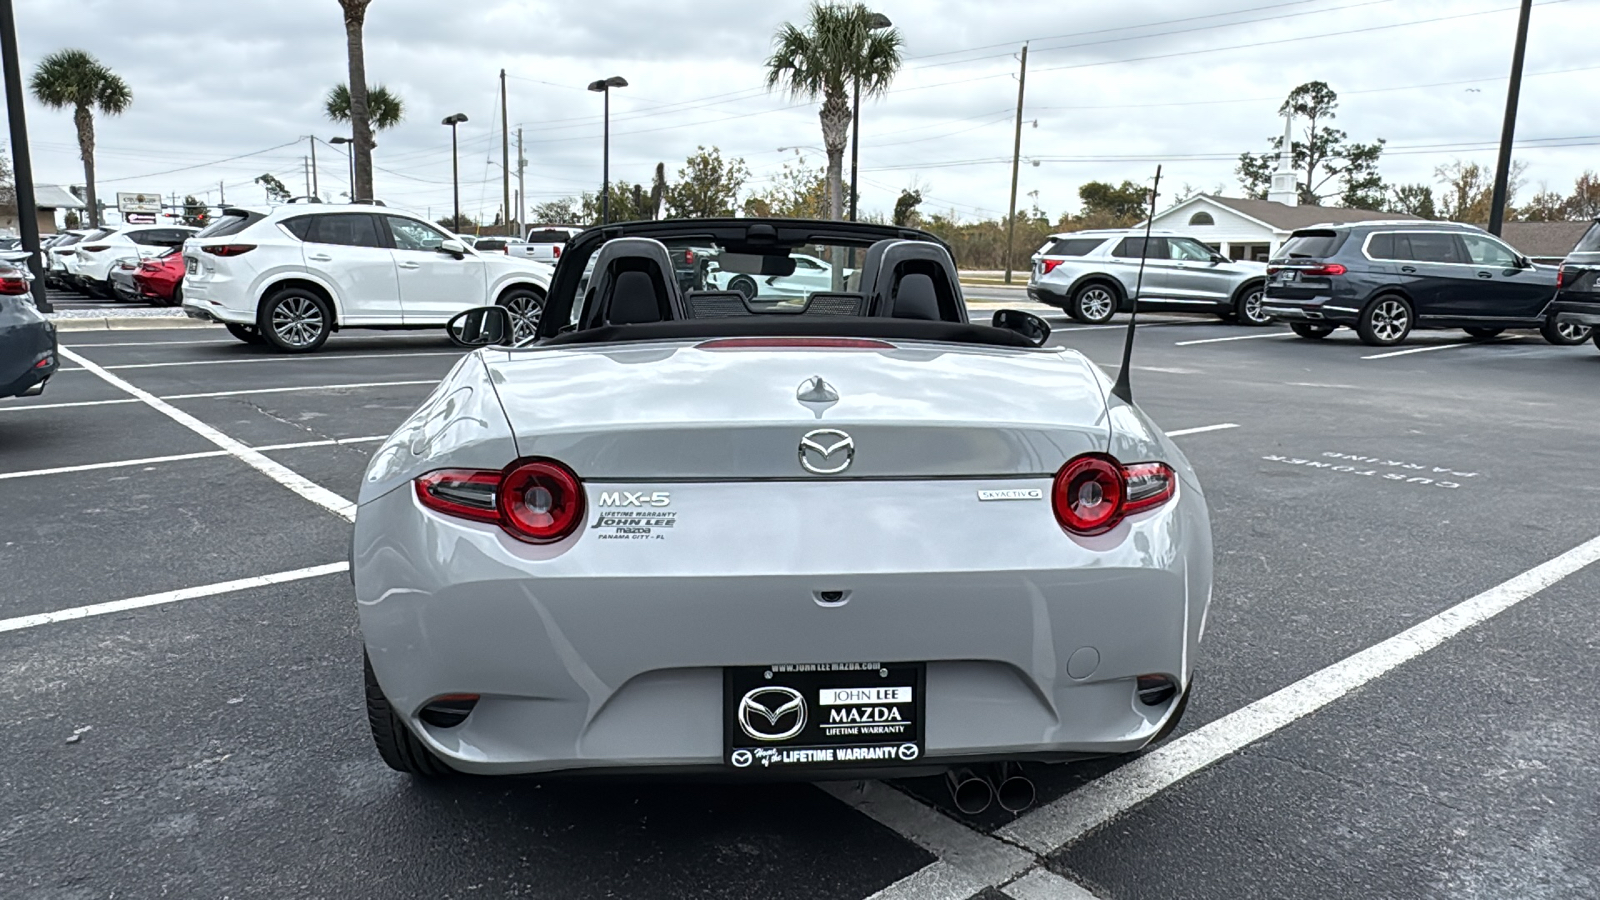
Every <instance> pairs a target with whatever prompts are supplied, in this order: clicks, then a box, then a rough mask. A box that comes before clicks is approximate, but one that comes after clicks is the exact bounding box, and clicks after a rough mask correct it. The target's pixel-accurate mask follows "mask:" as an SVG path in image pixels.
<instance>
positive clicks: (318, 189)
mask: <svg viewBox="0 0 1600 900" xmlns="http://www.w3.org/2000/svg"><path fill="white" fill-rule="evenodd" d="M306 140H307V141H309V142H310V143H311V196H313V197H315V198H316V199H318V200H321V199H322V186H321V185H319V184H317V136H316V135H314V134H308V135H306Z"/></svg>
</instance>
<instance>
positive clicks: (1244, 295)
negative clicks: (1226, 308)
mask: <svg viewBox="0 0 1600 900" xmlns="http://www.w3.org/2000/svg"><path fill="white" fill-rule="evenodd" d="M1266 291H1267V289H1266V285H1264V284H1262V283H1260V282H1257V283H1255V284H1247V285H1245V286H1244V287H1242V288H1240V289H1239V293H1238V294H1236V295H1235V296H1234V298H1233V312H1234V317H1235V320H1236V321H1237V322H1238V323H1239V324H1240V325H1252V326H1256V327H1259V326H1262V325H1268V324H1271V322H1272V317H1271V316H1269V315H1266V314H1265V313H1263V312H1262V311H1261V301H1262V298H1263V297H1264V296H1265V295H1266Z"/></svg>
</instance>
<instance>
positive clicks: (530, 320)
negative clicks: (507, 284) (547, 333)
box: [500, 292, 544, 341]
mask: <svg viewBox="0 0 1600 900" xmlns="http://www.w3.org/2000/svg"><path fill="white" fill-rule="evenodd" d="M500 305H501V306H504V307H505V308H506V312H509V313H511V329H512V338H513V339H514V340H518V341H522V340H526V339H527V338H530V337H533V335H534V333H535V332H537V331H538V330H539V318H540V317H541V316H543V315H544V304H543V303H540V302H539V298H538V297H537V296H535V295H533V294H530V293H527V292H518V293H515V294H512V295H511V296H509V297H507V298H505V299H504V300H502V301H500Z"/></svg>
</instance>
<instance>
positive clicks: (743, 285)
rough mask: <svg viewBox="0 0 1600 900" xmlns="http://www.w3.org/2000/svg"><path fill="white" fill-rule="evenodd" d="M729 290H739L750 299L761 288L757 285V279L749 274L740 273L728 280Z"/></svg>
mask: <svg viewBox="0 0 1600 900" xmlns="http://www.w3.org/2000/svg"><path fill="white" fill-rule="evenodd" d="M728 290H730V291H738V292H739V294H740V295H741V296H743V297H744V298H745V299H746V300H749V299H751V298H752V297H754V296H755V295H756V294H757V293H759V292H760V290H761V288H759V287H758V286H757V285H756V280H755V279H754V278H751V277H750V276H749V275H738V276H735V277H734V279H733V280H732V281H730V282H728Z"/></svg>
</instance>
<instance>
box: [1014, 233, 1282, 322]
mask: <svg viewBox="0 0 1600 900" xmlns="http://www.w3.org/2000/svg"><path fill="white" fill-rule="evenodd" d="M1148 240H1149V243H1148V247H1147V246H1146V238H1145V234H1144V231H1143V230H1142V229H1115V230H1104V231H1074V232H1070V233H1067V234H1053V235H1051V236H1050V240H1049V241H1048V242H1047V243H1046V244H1045V245H1044V246H1043V247H1040V248H1039V251H1038V252H1037V253H1035V254H1034V255H1033V271H1032V272H1031V273H1030V274H1029V276H1028V297H1029V299H1031V300H1034V301H1035V302H1038V303H1048V304H1050V305H1051V306H1059V307H1061V308H1062V309H1064V310H1066V311H1067V314H1068V315H1070V316H1072V317H1073V318H1074V319H1077V320H1078V321H1080V322H1087V323H1090V324H1100V323H1103V322H1109V321H1111V317H1112V316H1113V315H1115V314H1116V313H1117V311H1118V310H1123V311H1126V310H1130V309H1132V302H1133V301H1132V297H1133V291H1134V285H1135V283H1136V278H1137V277H1138V271H1139V258H1140V257H1141V256H1143V257H1144V261H1145V268H1144V282H1143V288H1142V290H1141V291H1140V293H1139V309H1141V310H1154V311H1168V312H1209V313H1215V314H1217V315H1219V316H1221V317H1222V318H1223V319H1226V320H1228V321H1237V322H1239V323H1241V324H1244V325H1265V324H1267V322H1268V321H1269V320H1268V317H1267V316H1266V315H1264V314H1263V313H1262V312H1261V292H1262V286H1263V285H1264V284H1265V283H1266V277H1267V267H1266V266H1265V265H1263V264H1262V263H1256V262H1244V261H1241V260H1230V259H1228V258H1227V257H1225V256H1221V255H1219V254H1217V252H1216V251H1214V250H1212V249H1211V248H1210V247H1207V246H1206V245H1205V244H1202V243H1200V242H1199V241H1197V240H1195V239H1194V238H1192V237H1189V236H1187V235H1182V234H1175V233H1173V232H1167V231H1153V232H1151V233H1150V237H1149V239H1148Z"/></svg>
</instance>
